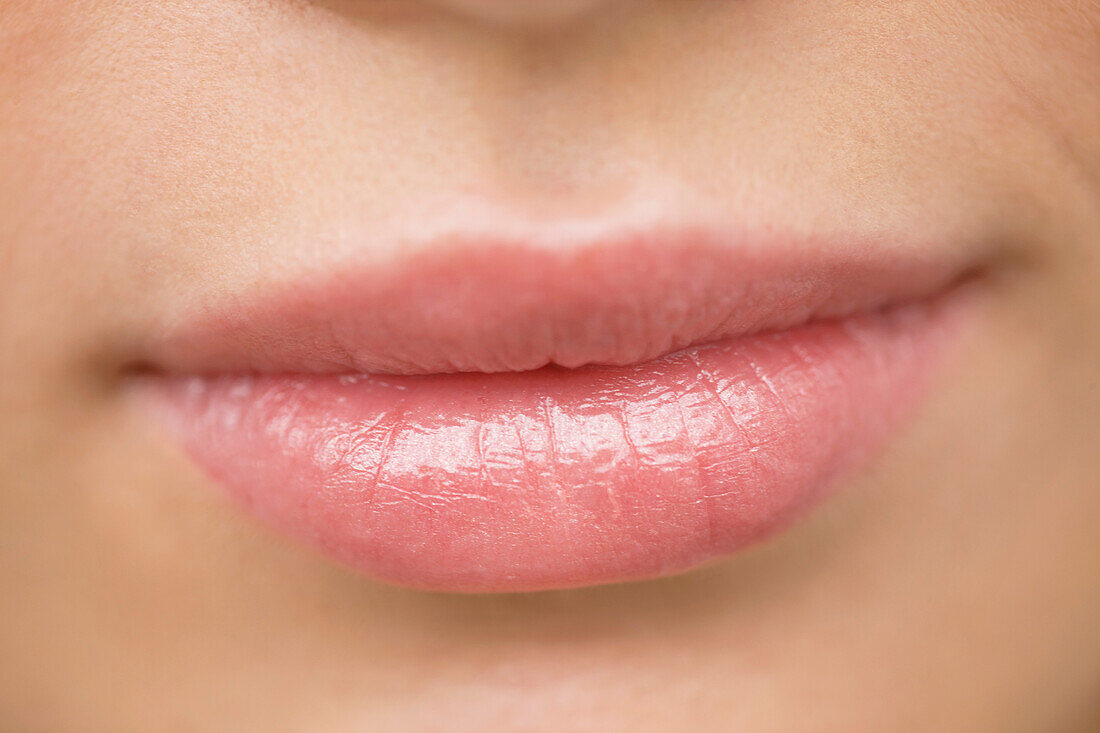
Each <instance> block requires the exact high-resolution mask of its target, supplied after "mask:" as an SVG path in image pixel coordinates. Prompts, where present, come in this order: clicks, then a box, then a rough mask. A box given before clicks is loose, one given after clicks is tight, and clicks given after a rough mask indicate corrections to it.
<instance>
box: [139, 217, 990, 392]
mask: <svg viewBox="0 0 1100 733" xmlns="http://www.w3.org/2000/svg"><path fill="white" fill-rule="evenodd" d="M888 244H892V243H881V242H874V241H869V240H860V239H859V238H853V237H847V238H845V239H844V240H843V241H840V240H836V241H835V242H834V241H830V240H826V239H821V238H806V237H797V236H784V235H780V234H776V233H774V232H764V233H746V232H740V231H730V230H723V229H720V228H714V227H692V226H687V227H684V226H676V227H664V228H662V227H648V228H645V229H640V230H631V229H624V230H621V231H617V232H613V233H610V234H601V235H600V236H595V237H579V238H572V239H561V238H559V239H551V238H549V237H539V236H529V237H516V236H498V235H493V234H484V233H480V232H469V231H466V232H456V233H451V234H447V235H445V236H441V237H437V238H435V239H433V241H431V242H427V243H421V246H419V247H416V248H415V249H414V253H413V254H409V255H406V256H402V257H398V258H396V259H395V260H394V261H392V262H391V263H389V264H386V265H382V266H379V265H374V266H371V267H361V266H356V265H355V263H352V262H349V263H347V266H345V267H342V268H336V269H333V270H331V271H329V272H328V273H327V274H323V275H321V276H313V277H309V278H305V277H303V278H300V279H291V280H289V281H282V282H278V283H272V284H271V285H270V286H269V287H267V288H265V289H264V290H262V291H260V292H238V293H232V294H231V296H230V297H225V298H222V299H219V298H210V299H207V300H205V301H204V302H203V304H202V307H201V310H200V312H198V313H194V314H187V315H186V317H184V318H182V319H181V321H180V325H179V326H178V327H176V328H173V329H169V332H168V334H167V336H166V337H165V338H164V339H162V340H161V341H159V342H158V343H157V344H156V345H154V346H153V347H152V353H153V364H154V365H155V366H156V368H157V369H160V370H164V371H167V372H188V373H196V372H197V373H210V372H318V373H344V372H348V373H352V372H353V373H389V374H428V373H448V372H464V371H474V372H502V371H526V370H532V369H537V368H541V367H544V366H547V365H559V366H562V367H568V368H573V367H580V366H583V365H586V364H612V365H624V364H630V363H635V362H641V361H646V360H649V359H652V358H655V357H658V356H661V355H663V354H665V353H668V352H671V351H675V350H678V349H681V348H685V347H687V346H691V345H695V344H699V343H703V342H708V341H714V340H719V339H726V338H733V337H737V336H741V335H745V334H750V333H753V332H757V331H762V330H776V329H784V328H789V327H793V326H797V325H800V324H802V323H805V322H808V321H813V320H818V319H823V318H831V317H839V316H843V315H847V314H850V313H855V312H863V311H868V310H873V309H876V308H880V307H885V306H888V305H894V304H897V303H899V302H904V301H909V300H917V299H921V298H923V297H926V296H929V295H931V294H934V293H936V292H939V291H942V290H943V289H945V288H946V287H947V286H949V285H951V284H952V283H953V282H954V281H955V280H957V279H959V278H960V277H961V276H962V275H963V273H965V272H966V271H967V269H968V268H967V265H966V263H965V262H961V261H951V259H950V258H947V259H935V258H930V257H926V256H925V257H917V256H910V255H907V254H905V252H906V251H911V250H912V249H915V248H908V249H907V248H905V247H897V246H887V245H888Z"/></svg>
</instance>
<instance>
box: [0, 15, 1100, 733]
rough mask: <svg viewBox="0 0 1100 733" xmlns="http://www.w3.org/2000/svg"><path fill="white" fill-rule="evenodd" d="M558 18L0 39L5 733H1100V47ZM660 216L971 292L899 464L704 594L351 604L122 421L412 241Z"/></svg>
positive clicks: (839, 22)
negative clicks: (704, 221) (293, 296)
mask: <svg viewBox="0 0 1100 733" xmlns="http://www.w3.org/2000/svg"><path fill="white" fill-rule="evenodd" d="M549 5H550V3H548V2H547V3H539V2H534V1H530V2H524V3H517V4H513V5H508V4H506V3H504V2H503V1H501V2H493V1H492V0H453V1H446V0H438V1H437V2H418V1H416V0H400V1H399V0H382V1H380V2H377V1H368V0H318V1H317V2H306V1H304V0H266V1H261V0H191V1H189V2H185V3H150V2H139V1H138V0H95V1H93V0H0V591H2V592H0V619H2V620H3V622H2V623H0V660H2V661H0V728H4V729H12V730H45V731H70V730H72V731H77V730H79V731H128V730H149V729H168V730H252V729H256V730H272V731H281V730H287V731H298V730H323V731H329V730H331V731H345V730H348V731H350V730H372V731H406V730H463V731H465V730H470V731H474V730H517V731H518V730H522V731H542V730H547V731H550V730H553V731H561V730H584V731H587V730H593V731H595V730H631V731H650V730H652V731H662V730H692V729H698V730H735V731H740V730H745V731H756V732H759V733H771V732H772V731H776V732H778V731H783V732H784V733H811V732H813V733H818V732H820V733H826V732H829V731H848V732H851V733H861V732H863V731H880V730H899V731H902V730H904V731H937V732H948V731H960V732H961V731H968V732H969V731H983V732H984V731H990V732H993V731H997V732H999V733H1001V732H1013V731H1019V732H1021V733H1031V732H1035V733H1045V732H1047V731H1067V732H1068V733H1075V732H1076V731H1088V730H1093V729H1095V727H1096V726H1097V725H1098V724H1100V710H1098V709H1097V702H1096V701H1097V699H1100V625H1098V624H1097V623H1096V619H1098V618H1100V583H1097V582H1096V578H1098V577H1100V533H1097V532H1096V526H1097V520H1098V519H1100V481H1098V479H1097V478H1096V477H1097V476H1098V475H1100V451H1097V450H1096V442H1097V436H1098V435H1100V376H1098V375H1100V287H1097V281H1098V279H1100V8H1098V6H1097V5H1096V3H1095V2H1091V1H1090V0H1052V1H1051V2H1030V1H1024V0H1015V1H1013V2H994V1H993V0H962V1H961V2H946V1H945V0H903V1H900V2H889V3H883V2H870V1H862V0H861V1H858V2H852V1H850V0H822V1H820V2H794V0H778V1H776V2H762V1H758V0H746V1H744V2H740V1H737V2H735V1H732V0H692V1H690V2H689V1H687V0H635V1H629V0H620V1H618V2H610V1H609V2H597V1H596V0H592V1H590V2H582V1H580V0H577V1H574V2H569V3H562V4H561V5H557V6H555V7H554V8H551V9H548V6H549ZM651 200H660V201H662V202H666V204H667V205H669V206H674V207H679V208H682V209H683V210H691V209H693V207H705V208H706V209H707V211H719V212H722V214H723V215H724V216H727V217H729V218H730V219H731V220H733V221H735V222H737V224H738V225H743V226H747V227H755V228H762V227H769V226H771V225H773V224H774V223H777V222H778V223H780V224H781V226H782V227H783V228H784V230H785V231H790V232H792V233H794V234H797V235H799V236H805V237H813V236H815V235H822V236H824V237H826V238H828V237H830V236H837V235H838V233H841V234H845V233H853V234H855V235H857V236H856V237H852V240H853V241H855V240H857V239H860V238H869V239H872V240H874V241H879V242H884V244H882V245H881V246H883V247H890V246H893V245H892V235H893V234H895V233H899V232H900V233H902V234H904V235H905V240H906V242H908V243H914V244H908V245H906V246H910V247H917V248H918V249H920V248H923V249H921V251H926V252H927V253H928V255H929V257H951V256H954V255H960V254H961V253H965V254H966V259H968V260H973V261H976V262H977V263H978V267H977V268H976V270H977V275H976V277H975V280H976V283H975V285H976V287H977V289H978V291H979V293H978V298H977V300H978V301H979V302H978V311H979V313H978V317H977V318H976V319H975V323H974V324H972V327H971V328H970V332H969V333H968V334H967V336H966V338H965V339H963V340H962V343H961V344H960V345H959V348H958V349H957V350H956V351H957V353H955V354H954V355H953V357H952V358H951V360H950V362H949V363H948V364H947V365H945V367H944V368H943V369H942V370H941V371H940V373H939V374H938V375H937V377H936V381H935V384H934V385H933V387H932V388H931V390H930V394H929V395H928V398H927V399H926V400H925V401H924V403H923V404H922V405H921V407H920V409H919V412H918V414H917V415H916V418H915V419H914V420H913V421H912V423H911V424H909V425H908V426H907V427H906V428H905V429H904V430H903V431H902V432H901V433H900V434H899V435H898V436H896V439H894V440H892V441H891V442H890V445H889V446H888V447H887V448H886V449H885V450H884V451H883V452H882V453H881V454H880V455H879V456H877V457H876V458H875V460H874V461H873V462H872V463H871V465H869V466H867V467H865V468H864V469H863V470H861V471H859V472H858V473H857V474H855V475H853V476H851V477H847V478H845V479H844V481H843V486H842V488H841V490H840V491H839V492H838V494H837V496H836V497H834V498H832V499H831V500H830V501H829V502H827V503H826V504H825V506H823V507H822V508H821V509H819V510H818V511H816V512H815V513H814V514H812V515H810V516H808V517H806V518H805V519H804V520H803V521H801V522H800V523H798V524H797V526H795V527H793V528H792V529H791V530H790V531H788V532H786V533H784V534H782V535H780V536H777V537H775V538H774V539H772V540H771V541H769V542H767V543H765V544H762V545H760V546H757V547H755V548H753V549H751V550H749V551H747V552H744V553H742V554H738V555H735V556H733V557H730V558H728V559H726V560H723V561H722V562H720V563H718V564H716V565H713V566H710V567H707V568H705V569H702V570H697V571H694V572H691V573H688V574H685V575H681V576H677V577H673V578H666V579H662V580H657V581H648V582H643V583H632V584H624V585H614V586H605V587H594V588H583V589H577V590H568V591H553V592H547V593H538V594H514V595H497V596H479V595H468V596H460V595H448V594H433V593H425V592H421V591H413V590H408V589H402V588H397V587H393V586H389V585H385V584H382V583H378V582H375V581H372V580H369V579H364V578H363V577H361V576H360V575H357V574H355V573H354V572H352V571H350V570H348V569H345V568H343V567H341V566H339V565H337V564H334V563H332V562H331V561H329V560H328V559H325V558H323V557H321V556H319V555H315V554H314V553H312V552H311V551H309V550H306V549H303V548H302V547H301V546H299V545H297V544H295V543H292V542H290V541H288V540H284V539H283V538H281V537H280V536H277V535H276V534H275V533H272V532H270V531H269V530H267V529H266V528H264V527H263V526H261V525H259V524H258V523H256V522H254V521H253V520H251V519H250V518H248V517H246V516H244V515H243V514H242V513H241V512H239V511H238V510H237V508H236V507H235V506H234V505H232V504H231V503H230V502H229V501H228V500H226V498H225V497H224V496H223V494H221V493H220V492H219V491H217V490H216V488H215V487H213V486H212V482H211V481H210V479H208V478H207V477H206V476H205V475H204V474H203V473H202V472H201V471H200V470H198V469H197V468H196V467H195V466H193V465H192V464H191V463H190V462H189V461H188V459H187V458H186V457H185V456H183V455H182V454H181V452H180V451H179V449H178V448H177V447H176V446H174V445H173V444H171V443H170V441H168V440H166V439H165V438H164V436H163V435H162V434H161V431H159V430H158V429H156V428H155V427H154V426H153V425H152V423H151V421H150V419H149V416H148V415H147V414H145V413H144V412H143V411H142V410H140V409H135V406H134V404H133V401H132V400H130V399H129V396H130V394H129V384H130V378H131V377H132V375H133V372H134V371H135V365H140V364H142V363H144V362H145V361H146V360H147V359H148V358H149V352H150V347H149V344H150V343H152V342H153V341H155V339H156V338H157V335H158V334H159V333H160V332H161V331H163V330H164V329H166V328H169V327H171V326H172V325H173V324H174V323H176V321H177V320H178V318H179V317H180V314H181V313H183V312H185V311H187V310H188V309H192V308H194V307H196V304H198V305H201V304H202V303H203V302H205V301H206V300H207V299H210V298H213V297H215V296H218V295H224V294H225V293H230V294H233V293H237V292H241V291H243V290H245V289H248V288H249V287H252V286H258V285H264V284H269V283H277V282H282V281H284V280H286V279H288V278H291V277H296V276H299V275H301V274H302V273H310V272H323V271H325V270H326V268H331V267H333V266H335V265H334V263H339V262H343V261H345V259H346V258H347V257H348V256H349V253H351V254H353V255H354V256H355V257H356V258H357V260H358V261H359V262H361V263H363V264H364V266H370V265H372V264H377V263H384V262H386V261H388V260H389V259H391V258H393V257H394V256H395V255H396V254H398V253H401V252H403V250H402V247H404V246H405V245H404V244H403V243H402V241H401V236H400V235H401V233H402V232H405V231H407V227H408V222H410V221H414V222H415V221H419V220H422V219H430V218H432V217H436V216H444V215H446V216H452V215H454V216H457V215H460V214H462V213H463V212H470V211H473V212H481V211H493V212H499V211H507V212H509V213H510V215H512V216H516V217H522V218H524V219H525V220H529V221H554V220H557V219H560V218H563V217H593V218H595V217H599V216H601V215H602V214H603V213H605V212H608V211H616V210H619V209H621V208H623V207H624V206H627V205H628V204H629V203H630V202H639V201H640V202H646V201H651ZM624 202H625V203H624ZM668 202H671V203H668ZM454 212H459V214H455V213H454ZM349 230H355V231H369V232H370V234H371V236H369V237H348V236H345V235H344V233H345V232H347V231H349ZM836 241H837V242H840V244H837V245H835V246H848V245H846V244H844V243H843V242H845V241H846V240H845V239H844V237H839V238H838V239H837V240H836ZM439 246H444V245H439ZM851 246H856V245H854V244H852V245H851ZM898 246H901V245H900V244H899V245H898Z"/></svg>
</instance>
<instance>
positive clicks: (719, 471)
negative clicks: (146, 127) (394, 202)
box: [144, 228, 969, 592]
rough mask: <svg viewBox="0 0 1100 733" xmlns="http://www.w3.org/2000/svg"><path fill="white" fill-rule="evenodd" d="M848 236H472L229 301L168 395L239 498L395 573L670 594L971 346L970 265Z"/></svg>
mask: <svg viewBox="0 0 1100 733" xmlns="http://www.w3.org/2000/svg"><path fill="white" fill-rule="evenodd" d="M833 245H835V241H833V242H818V241H811V240H806V239H802V240H799V239H796V238H793V237H791V238H787V239H782V238H780V237H776V236H773V235H762V236H756V237H753V236H746V235H733V234H730V233H729V232H720V231H715V230H710V229H691V228H687V229H685V228H679V229H675V230H658V229H647V230H644V231H641V232H626V233H618V234H615V235H614V236H600V237H597V238H587V239H584V238H582V239H579V240H574V241H567V242H564V243H563V242H552V243H551V242H548V241H545V240H544V241H541V242H540V241H539V240H538V239H537V238H533V237H528V238H526V239H510V238H502V237H493V236H481V235H468V234H462V235H454V236H448V237H446V238H444V239H440V240H438V241H435V242H433V243H431V246H427V247H421V248H419V251H420V252H421V253H420V254H415V255H411V254H410V255H408V256H405V257H397V258H394V260H393V261H392V262H389V263H382V264H378V263H375V264H372V265H371V266H370V267H367V268H363V267H356V266H355V265H354V264H353V263H348V266H347V267H345V268H341V269H340V270H339V271H334V272H328V273H323V274H321V275H320V276H319V277H313V278H297V279H293V278H292V279H291V280H290V281H288V282H285V283H282V284H280V285H278V286H276V287H271V288H268V289H267V290H265V291H264V292H261V293H244V294H234V296H233V297H232V298H231V299H227V300H226V301H225V302H218V301H217V299H211V301H210V302H207V303H205V304H204V306H203V308H202V310H201V312H197V313H193V314H188V315H187V316H186V317H184V318H181V320H180V324H181V325H180V326H178V327H177V328H174V329H171V330H170V333H169V334H168V335H167V336H166V337H165V338H163V339H161V340H159V341H158V342H157V343H156V344H154V345H152V346H150V348H149V353H150V354H152V358H151V359H150V361H151V363H152V364H153V365H154V368H153V369H152V370H151V372H152V373H151V376H150V378H149V379H146V380H144V381H145V383H146V385H147V386H148V387H149V389H148V393H149V395H151V396H152V397H153V402H154V404H155V405H156V407H157V410H156V412H157V413H159V414H160V415H162V416H163V417H164V418H165V420H166V423H167V424H168V425H169V427H170V432H171V433H172V434H173V435H174V436H176V437H177V439H178V440H179V442H180V443H181V444H182V445H183V447H184V448H185V450H186V452H187V453H188V454H189V455H190V456H191V457H192V458H193V459H194V460H195V461H196V462H197V463H198V464H199V465H200V466H202V467H203V468H204V469H205V471H206V472H207V473H208V474H209V475H210V476H211V477H212V478H213V479H215V481H216V482H217V483H218V484H220V485H222V486H224V487H225V488H226V489H227V490H228V492H229V494H230V496H232V497H233V498H234V499H236V500H237V501H238V502H239V503H240V504H241V505H242V506H243V507H245V508H246V509H247V510H248V511H250V512H251V513H253V514H254V515H256V516H257V517H259V518H260V519H261V520H263V521H264V522H266V523H268V524H269V525H272V526H274V527H276V528H278V529H281V530H283V531H284V532H286V533H288V534H289V535H291V536H294V537H296V538H299V539H301V540H303V541H305V542H306V543H308V544H310V545H313V546H314V547H316V548H319V549H320V550H322V551H323V552H324V553H327V554H328V555H330V556H332V557H334V558H337V559H339V560H341V561H343V562H345V563H347V564H350V565H351V566H353V567H355V568H357V569H359V570H360V571H362V572H364V573H365V574H367V575H369V576H371V577H373V578H377V579H380V580H384V581H388V582H392V583H396V584H400V585H405V586H412V587H418V588H424V589H431V590H440V591H461V592H515V591H531V590H543V589H553V588H566V587H577V586H586V585H594V584H602V583H614V582H622V581H628V580H639V579H645V578H652V577H658V576H662V575H668V574H672V573H677V572H681V571H684V570H688V569H690V568H693V567H695V566H698V565H701V564H704V563H707V562H709V561H712V560H715V559H717V558H721V557H724V556H726V555H729V554H730V553H733V552H735V551H737V550H739V549H740V548H743V547H746V546H748V545H751V544H753V543H754V542H757V541H759V540H761V539H763V538H765V537H768V536H770V535H771V534H773V533H774V532H776V531H777V530H779V529H781V528H783V527H785V526H788V525H789V524H790V523H791V522H792V521H793V520H794V519H795V518H797V517H798V516H800V515H801V514H803V513H804V512H805V511H806V510H807V509H809V508H810V507H812V506H814V505H815V504H816V503H818V502H819V501H821V500H822V499H824V498H825V497H826V496H827V495H828V494H829V490H830V489H831V488H832V487H835V485H836V483H837V478H838V476H841V475H842V474H844V473H845V472H848V471H851V470H854V469H856V468H857V467H858V465H859V463H860V461H861V460H863V459H866V458H867V457H868V456H870V455H871V454H872V453H873V451H874V449H875V448H876V447H877V446H880V445H881V444H882V442H883V441H884V440H885V439H886V438H887V437H888V436H889V434H890V432H891V430H892V429H893V428H896V427H897V426H899V425H900V424H901V423H902V422H903V421H904V418H905V416H906V415H907V414H908V413H909V412H910V411H911V409H912V408H913V406H914V405H915V404H917V402H918V401H919V397H920V395H921V394H922V392H923V391H924V390H923V387H924V386H925V385H926V384H927V382H928V381H929V377H930V375H931V374H932V373H933V371H934V367H935V365H936V364H938V363H939V362H940V361H941V356H942V354H943V351H944V348H943V347H944V346H945V345H946V344H948V343H950V342H951V341H952V340H953V339H952V335H953V334H955V333H956V332H957V331H958V329H957V324H958V322H959V320H960V315H961V314H962V313H964V312H965V311H966V310H967V308H966V306H965V302H966V300H967V299H966V298H965V297H963V295H962V292H963V291H964V290H965V288H963V287H962V286H961V285H960V283H962V282H963V281H964V280H966V273H967V272H968V271H969V268H968V267H967V266H966V264H965V263H960V262H942V261H937V262H934V261H931V259H930V258H926V257H915V256H907V255H905V254H904V253H902V252H899V250H898V248H891V247H883V246H877V245H874V244H872V243H867V244H862V245H861V244H858V243H855V242H852V241H847V242H845V243H844V246H833Z"/></svg>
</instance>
